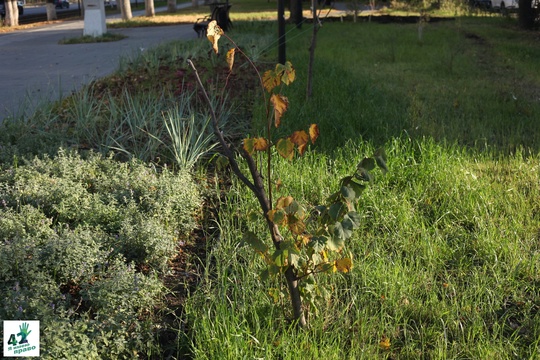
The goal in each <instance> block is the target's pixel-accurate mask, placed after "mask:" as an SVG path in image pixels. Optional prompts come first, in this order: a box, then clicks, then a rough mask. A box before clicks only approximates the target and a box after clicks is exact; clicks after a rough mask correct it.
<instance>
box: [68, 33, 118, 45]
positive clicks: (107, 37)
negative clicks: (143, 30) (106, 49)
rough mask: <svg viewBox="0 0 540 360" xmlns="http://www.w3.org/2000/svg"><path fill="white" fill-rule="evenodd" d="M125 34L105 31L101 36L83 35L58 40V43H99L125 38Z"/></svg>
mask: <svg viewBox="0 0 540 360" xmlns="http://www.w3.org/2000/svg"><path fill="white" fill-rule="evenodd" d="M126 37H127V36H125V35H122V34H114V33H105V34H103V35H101V36H91V35H85V36H80V37H76V38H69V39H62V40H60V41H59V44H60V45H70V44H91V43H101V42H112V41H120V40H122V39H125V38H126Z"/></svg>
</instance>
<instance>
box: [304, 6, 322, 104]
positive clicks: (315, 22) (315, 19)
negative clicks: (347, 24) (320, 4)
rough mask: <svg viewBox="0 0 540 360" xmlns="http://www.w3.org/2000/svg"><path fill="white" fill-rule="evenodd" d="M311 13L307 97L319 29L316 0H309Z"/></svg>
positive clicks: (310, 89)
mask: <svg viewBox="0 0 540 360" xmlns="http://www.w3.org/2000/svg"><path fill="white" fill-rule="evenodd" d="M311 9H312V13H313V34H312V35H311V45H310V46H309V64H308V79H307V96H306V97H307V98H308V99H309V98H311V96H312V95H313V65H314V63H315V47H316V46H317V32H318V31H319V18H318V16H317V0H311Z"/></svg>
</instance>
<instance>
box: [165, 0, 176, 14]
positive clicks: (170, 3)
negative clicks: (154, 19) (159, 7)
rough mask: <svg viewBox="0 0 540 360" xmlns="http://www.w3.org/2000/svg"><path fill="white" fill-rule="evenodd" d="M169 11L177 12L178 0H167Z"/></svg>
mask: <svg viewBox="0 0 540 360" xmlns="http://www.w3.org/2000/svg"><path fill="white" fill-rule="evenodd" d="M167 12H170V13H175V12H176V0H167Z"/></svg>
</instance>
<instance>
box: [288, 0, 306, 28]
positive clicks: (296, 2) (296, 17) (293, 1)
mask: <svg viewBox="0 0 540 360" xmlns="http://www.w3.org/2000/svg"><path fill="white" fill-rule="evenodd" d="M289 10H290V12H291V21H292V22H293V23H294V24H295V25H296V27H297V28H298V29H300V28H301V27H302V22H303V20H304V15H303V14H302V0H290V3H289Z"/></svg>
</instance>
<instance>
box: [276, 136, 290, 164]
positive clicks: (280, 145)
mask: <svg viewBox="0 0 540 360" xmlns="http://www.w3.org/2000/svg"><path fill="white" fill-rule="evenodd" d="M276 150H277V152H278V153H279V155H281V156H282V157H283V158H285V159H287V160H292V159H293V157H294V144H293V143H292V142H291V140H289V139H288V138H287V139H279V141H278V142H277V144H276Z"/></svg>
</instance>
